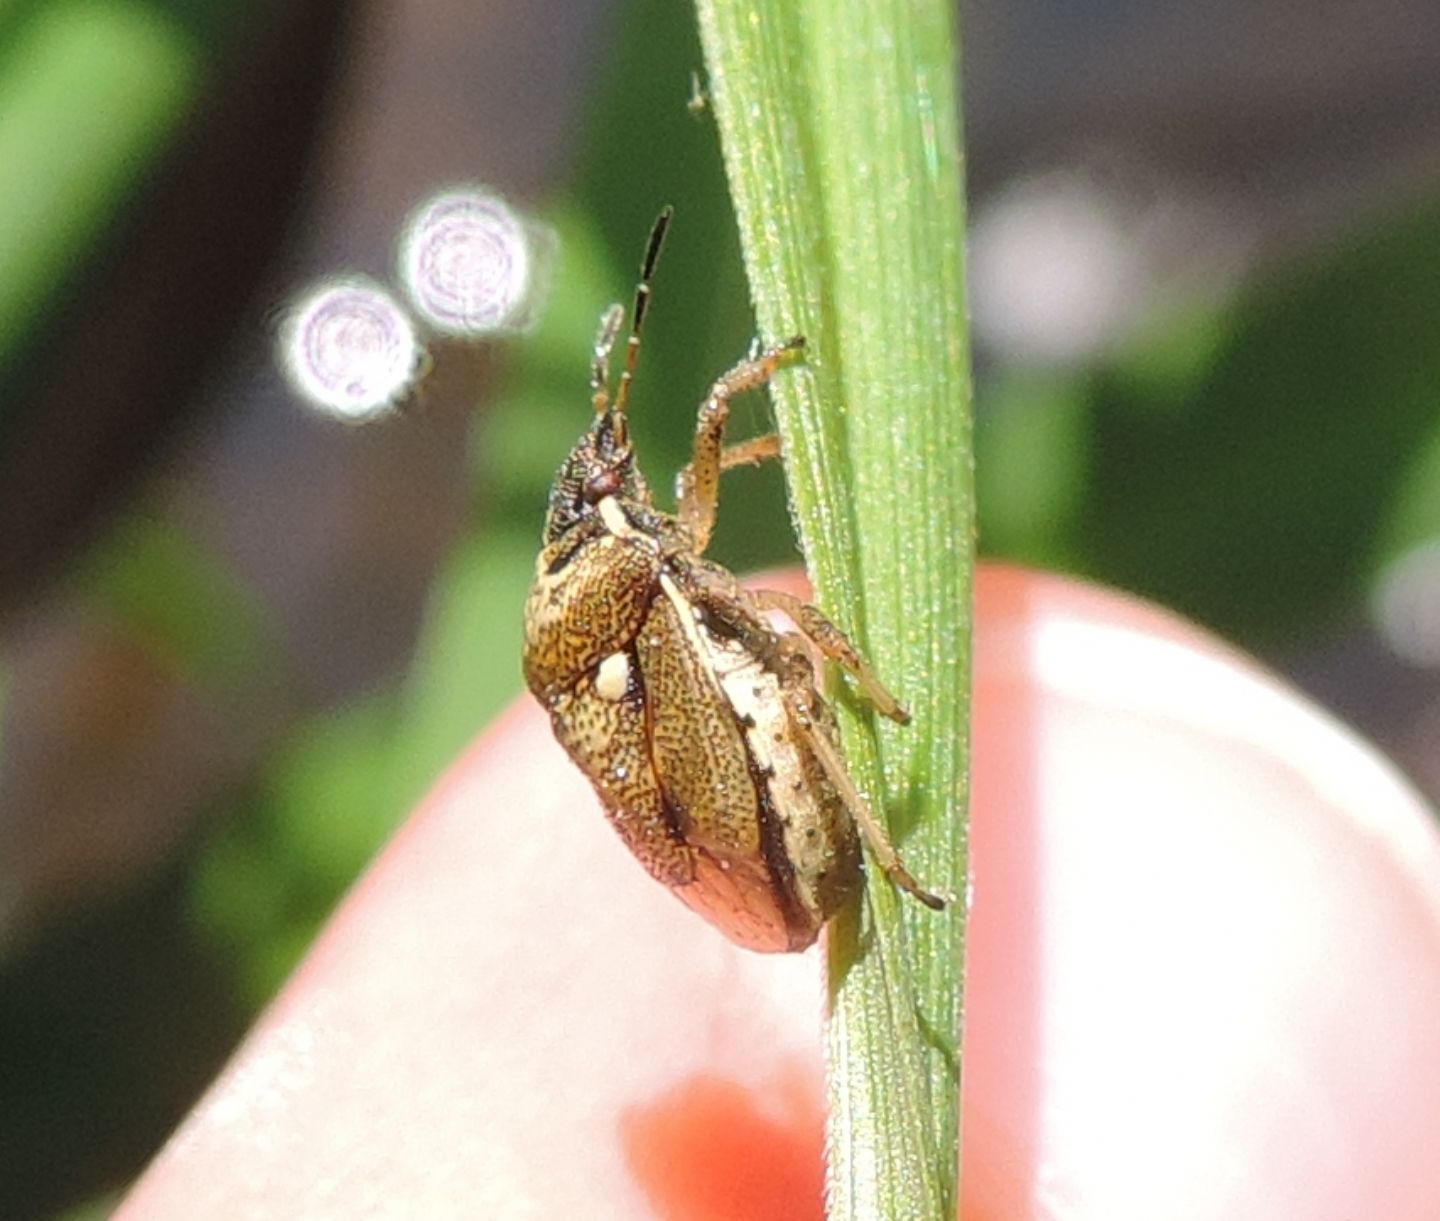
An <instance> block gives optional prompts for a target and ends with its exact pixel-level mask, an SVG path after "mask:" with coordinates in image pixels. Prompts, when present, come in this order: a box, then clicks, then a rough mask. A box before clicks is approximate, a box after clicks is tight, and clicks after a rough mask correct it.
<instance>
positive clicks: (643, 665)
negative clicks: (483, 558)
mask: <svg viewBox="0 0 1440 1221" xmlns="http://www.w3.org/2000/svg"><path fill="white" fill-rule="evenodd" d="M669 220H670V210H669V209H668V208H667V209H666V210H665V211H664V212H662V213H661V215H660V217H659V219H658V220H657V221H656V222H655V228H654V229H653V230H652V232H651V234H650V241H649V244H648V245H647V247H646V251H645V258H644V261H643V262H642V264H641V269H640V282H639V285H638V286H637V288H636V292H635V305H634V309H633V312H632V321H631V327H630V335H629V339H628V342H627V345H626V352H625V366H624V369H623V371H622V372H621V374H620V379H619V383H618V385H617V386H616V388H615V391H614V395H613V397H612V395H611V387H610V373H609V362H610V354H611V351H612V349H613V348H614V346H615V343H616V340H617V338H618V336H619V334H620V329H621V327H622V325H623V323H624V317H625V311H624V309H623V307H621V306H619V305H613V306H611V307H610V308H609V309H608V310H607V311H606V312H605V314H604V315H603V316H602V318H601V322H600V331H599V335H598V336H597V338H596V341H595V350H594V362H593V365H592V372H591V381H590V389H591V402H592V405H593V407H594V412H595V418H594V422H593V423H592V424H591V426H590V428H589V430H588V431H587V432H585V433H584V435H583V436H581V438H580V440H579V441H578V442H577V444H576V445H575V448H574V449H573V450H572V451H571V452H570V456H569V457H568V458H566V459H565V461H564V463H563V464H562V465H561V467H560V470H559V472H558V473H557V475H556V477H555V482H554V485H553V486H552V487H551V489H550V497H549V509H548V512H547V514H546V518H545V532H544V547H543V549H542V550H541V552H540V556H539V559H538V560H537V562H536V569H535V583H534V585H533V586H532V588H531V591H530V596H529V600H528V602H527V604H526V608H525V658H524V666H525V680H526V683H527V684H528V685H529V687H530V690H531V691H532V692H533V693H534V695H535V697H536V699H538V700H539V701H540V703H541V704H543V705H544V707H545V709H546V710H547V711H548V712H549V714H550V719H551V722H552V725H553V727H554V731H555V736H556V737H557V738H558V739H559V741H560V743H561V745H563V746H564V747H565V749H566V750H567V751H568V752H569V754H570V756H571V758H573V759H574V760H575V762H576V763H577V764H578V765H579V767H580V768H581V770H582V771H584V772H585V774H586V775H587V776H588V777H589V778H590V781H591V783H592V784H593V785H594V786H595V791H596V792H597V793H598V794H599V797H600V800H601V801H602V802H603V804H604V806H605V809H606V812H607V813H608V815H609V818H610V821H611V823H612V824H613V825H614V826H615V829H616V830H617V831H618V832H619V833H620V837H621V838H622V839H623V840H624V841H625V843H626V845H627V846H628V847H629V848H630V850H631V852H633V853H634V854H635V856H636V857H638V858H639V860H640V863H641V864H642V865H644V866H645V868H646V869H647V870H649V872H650V873H651V874H652V875H653V876H654V877H655V878H656V879H658V880H659V881H660V882H662V883H664V884H665V885H666V886H668V887H669V888H670V889H671V890H673V891H674V892H675V893H676V894H677V895H678V896H679V897H680V898H681V899H682V900H683V901H684V902H685V903H687V904H688V905H689V906H690V907H691V908H692V909H694V910H695V911H696V912H698V913H699V914H700V915H702V916H704V917H705V918H706V919H707V920H709V921H710V922H711V923H712V924H714V925H715V926H716V927H718V928H719V929H721V930H722V931H723V932H724V933H725V934H726V935H727V936H728V937H730V938H731V940H733V941H735V942H737V943H739V944H740V945H742V946H746V947H748V948H750V949H754V950H770V951H778V950H801V949H804V948H805V947H806V946H808V945H810V944H811V943H812V942H813V941H814V940H815V938H816V936H817V935H818V934H819V931H820V929H821V927H822V926H823V925H824V924H825V922H826V921H827V920H828V919H829V918H830V917H831V916H832V915H834V914H835V913H836V912H837V911H838V910H839V909H840V908H841V907H842V906H843V905H844V904H845V903H846V902H848V901H849V900H850V899H851V898H852V897H853V895H854V894H855V892H856V890H857V889H858V887H859V883H860V868H861V865H860V848H859V842H858V840H859V837H858V836H857V827H858V829H859V832H860V833H861V834H862V835H863V836H864V839H865V841H866V843H867V844H868V845H869V847H870V850H871V852H872V854H873V855H874V857H875V860H876V861H877V862H878V863H879V865H880V867H881V868H882V869H884V870H885V872H886V873H887V874H888V875H889V876H890V877H891V878H892V879H893V880H894V881H895V882H896V883H897V884H898V885H899V886H901V887H903V888H904V889H905V890H907V891H909V892H910V894H912V895H914V896H915V897H916V898H917V899H919V900H920V901H921V902H923V903H925V904H926V905H928V906H930V907H934V908H940V907H943V906H944V904H943V901H942V900H940V899H938V898H936V897H935V896H934V895H931V894H929V893H928V892H926V891H924V890H922V889H921V888H920V886H919V885H917V884H916V882H915V880H914V879H913V878H912V877H911V876H910V874H909V872H908V871H907V870H906V869H905V866H904V864H903V863H902V861H901V860H900V857H899V854H898V853H897V852H896V851H895V848H894V846H893V845H892V844H891V842H890V839H889V837H888V836H887V834H886V832H885V829H884V827H883V826H882V824H881V823H880V822H879V820H878V819H877V818H876V816H875V814H874V812H873V811H872V810H871V809H870V807H869V805H868V804H867V803H866V801H865V799H864V798H863V797H862V796H861V794H860V792H859V790H858V789H857V788H856V786H855V783H854V781H853V780H852V779H851V777H850V773H849V771H848V770H847V768H846V766H845V761H844V758H843V756H842V754H841V751H840V745H839V736H838V734H837V731H836V725H835V719H834V716H833V714H832V712H831V710H830V707H829V706H828V704H827V703H826V702H825V700H824V698H823V697H822V695H821V693H820V689H819V683H818V681H817V671H819V669H820V667H823V665H824V659H827V658H828V659H829V660H831V661H834V662H837V663H838V664H839V665H840V666H842V667H843V668H844V669H846V670H847V671H849V672H850V674H852V675H853V676H854V678H855V679H856V681H857V682H858V684H859V686H860V688H861V690H862V691H864V692H865V694H866V695H867V696H868V697H869V698H870V700H871V701H872V702H873V703H874V705H875V707H876V708H877V709H878V710H879V711H880V712H882V713H883V714H885V715H886V716H888V717H890V718H892V719H893V720H896V721H898V722H900V723H902V724H904V723H906V722H907V721H908V720H909V715H908V714H907V713H906V712H905V710H904V709H903V708H902V707H901V705H900V704H899V702H898V701H896V700H895V698H894V697H893V696H891V695H890V693H889V692H888V691H886V689H885V688H884V687H883V686H882V685H881V683H880V682H879V680H878V679H877V678H876V677H875V675H874V673H873V672H872V671H871V669H870V667H869V666H868V665H867V664H866V662H865V660H864V659H863V658H862V657H861V656H860V654H859V652H858V651H857V650H856V649H855V647H854V645H852V644H851V643H850V641H849V639H847V638H846V636H845V635H844V633H843V632H841V631H840V629H839V628H837V627H836V626H835V625H834V624H832V623H831V622H830V621H829V620H828V619H827V618H826V617H825V616H824V615H823V614H821V612H820V611H819V610H817V609H816V608H815V607H813V606H811V605H809V604H808V603H806V602H804V601H802V600H801V599H799V598H796V597H794V596H792V595H790V594H785V593H780V592H778V591H766V590H752V589H746V588H744V587H742V586H741V585H740V584H739V582H738V581H737V580H736V579H735V577H734V576H733V575H732V574H731V573H730V572H728V571H727V570H725V569H724V568H721V567H719V566H718V565H716V564H713V563H711V562H709V561H707V560H705V559H703V558H702V556H703V554H704V551H705V547H706V544H707V543H708V542H709V539H710V532H711V528H712V526H713V524H714V521H715V512H716V502H717V499H718V492H719V481H720V475H721V473H722V472H723V471H726V470H728V469H730V468H731V467H734V466H738V465H741V464H745V463H756V462H760V461H763V460H765V459H767V458H774V457H777V456H778V454H779V448H780V447H779V439H778V437H776V436H775V435H774V434H773V433H771V434H766V435H764V436H760V437H756V438H754V439H752V440H750V441H743V442H740V443H739V444H736V445H731V446H728V447H727V446H726V445H725V426H726V421H727V419H728V417H729V415H730V403H731V400H732V399H733V398H734V397H735V396H736V395H738V394H740V393H742V392H744V391H747V390H754V389H758V388H759V387H761V386H763V385H765V384H766V383H767V382H768V381H769V380H770V378H771V377H772V376H773V375H774V373H775V371H776V370H777V369H779V368H780V367H781V366H782V365H783V364H785V363H786V362H787V361H789V360H791V359H794V358H795V357H797V356H798V355H799V353H800V352H801V350H802V349H803V347H804V340H803V339H800V338H795V339H790V340H787V341H786V342H784V343H781V344H778V345H776V346H774V347H768V348H764V349H763V350H752V352H751V354H750V356H749V357H748V358H747V359H745V360H743V361H741V362H740V363H739V364H737V365H736V366H735V367H734V368H733V369H731V370H730V371H729V372H728V373H726V374H724V376H722V377H721V378H720V379H719V380H717V381H716V382H715V384H714V385H713V386H711V387H710V392H709V393H708V394H707V395H706V396H705V400H704V401H703V402H702V403H701V405H700V410H699V416H698V419H697V422H696V429H695V446H694V452H693V455H692V457H691V460H690V463H689V465H688V466H686V467H685V468H684V470H683V471H681V473H680V476H679V479H678V495H679V506H678V508H677V510H676V512H675V513H674V514H668V513H663V512H661V511H660V510H658V509H657V508H656V507H655V505H654V502H653V499H652V497H651V495H650V490H649V487H648V485H647V484H646V482H645V478H644V476H643V475H642V474H641V472H640V470H639V468H638V467H637V465H636V463H635V455H634V451H633V449H632V448H631V441H630V430H629V423H628V419H627V416H626V408H627V406H628V403H629V397H630V384H631V379H632V378H633V376H634V373H635V365H636V360H637V357H638V355H639V351H640V335H641V330H642V328H643V326H644V322H645V313H646V309H647V306H648V305H649V300H650V278H651V275H652V273H653V271H654V268H655V263H656V259H657V258H658V256H659V252H660V245H661V242H662V240H663V238H664V235H665V229H666V226H667V225H668V223H669ZM771 611H778V612H780V613H781V614H783V615H784V616H785V617H786V618H788V619H789V621H790V623H791V625H792V627H791V629H790V630H785V631H779V630H777V629H776V628H775V627H774V626H772V624H771V622H770V620H769V619H768V618H767V612H771Z"/></svg>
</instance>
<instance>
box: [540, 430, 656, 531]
mask: <svg viewBox="0 0 1440 1221" xmlns="http://www.w3.org/2000/svg"><path fill="white" fill-rule="evenodd" d="M607 496H616V497H619V498H620V499H621V500H640V501H646V502H648V501H649V499H650V492H649V489H648V487H647V486H646V484H645V478H644V476H643V475H641V474H640V472H639V470H638V469H637V468H636V466H635V451H634V450H633V449H632V448H631V445H630V431H629V429H628V428H627V427H626V423H625V416H624V414H623V413H620V412H617V411H615V410H613V409H612V410H608V411H606V412H605V413H604V414H602V415H599V416H596V417H595V423H594V424H592V425H591V426H590V427H589V429H587V430H586V432H585V435H584V436H582V437H581V438H580V440H579V441H577V442H576V443H575V448H574V449H572V450H571V451H570V454H569V456H568V457H567V458H566V459H565V461H564V462H563V463H562V464H561V466H560V470H559V471H558V472H557V473H556V475H555V482H554V483H553V484H551V486H550V503H549V509H548V511H547V513H546V515H545V542H546V544H547V545H548V544H549V543H553V542H554V541H555V540H556V539H557V538H559V537H560V536H561V535H563V534H564V533H565V532H566V531H568V530H570V529H571V528H572V527H574V526H576V525H578V524H579V523H580V522H582V521H584V520H586V519H587V518H591V517H594V516H596V515H597V514H598V513H599V508H598V506H599V504H600V502H601V501H602V500H604V499H605V498H606V497H607Z"/></svg>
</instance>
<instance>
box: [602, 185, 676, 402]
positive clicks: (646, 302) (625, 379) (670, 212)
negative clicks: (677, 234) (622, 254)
mask: <svg viewBox="0 0 1440 1221" xmlns="http://www.w3.org/2000/svg"><path fill="white" fill-rule="evenodd" d="M674 215H675V209H674V208H672V207H671V206H670V205H669V204H666V205H665V206H664V207H663V208H661V209H660V215H659V216H657V217H656V218H655V224H654V226H653V227H652V228H651V230H650V240H649V241H648V242H646V244H645V257H644V259H642V260H641V262H640V282H639V283H638V284H636V285H635V308H634V309H633V310H631V311H630V314H631V319H630V338H629V340H627V341H626V344H625V368H624V369H623V370H622V371H621V373H620V387H619V389H618V390H616V392H615V411H616V413H617V414H619V415H624V414H625V408H626V407H627V406H628V405H629V403H630V382H631V381H632V380H633V379H634V377H635V364H636V362H637V361H638V360H639V359H640V332H641V330H642V329H643V328H644V326H645V314H646V312H647V311H648V310H649V308H650V280H651V277H652V276H654V274H655V264H656V263H658V262H659V261H660V247H661V246H663V245H664V244H665V231H666V230H667V229H668V228H669V227H670V218H671V217H672V216H674Z"/></svg>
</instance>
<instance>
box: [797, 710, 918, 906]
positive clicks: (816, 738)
mask: <svg viewBox="0 0 1440 1221" xmlns="http://www.w3.org/2000/svg"><path fill="white" fill-rule="evenodd" d="M784 698H785V702H786V704H787V706H788V707H789V709H790V719H791V721H792V723H793V724H794V725H795V726H796V727H797V728H798V729H799V731H800V733H801V734H803V735H804V737H805V740H806V742H807V743H808V744H809V746H810V749H811V750H812V751H813V752H814V754H815V758H816V759H818V760H819V762H820V766H821V768H822V769H824V772H825V778H826V779H827V780H829V781H830V784H831V785H832V786H833V787H834V789H835V792H836V793H837V794H839V796H840V800H841V801H843V802H844V803H845V808H846V809H847V810H849V811H850V816H851V817H852V818H853V819H854V820H855V825H856V826H857V827H858V828H859V829H860V834H861V835H862V836H863V837H864V839H865V846H866V847H867V848H869V849H870V855H871V856H873V857H874V858H875V863H876V864H877V865H879V866H880V868H881V869H883V870H884V871H885V874H886V876H887V877H889V879H890V880H891V881H892V882H894V883H895V885H896V886H898V887H899V888H900V889H901V890H903V891H905V893H906V894H909V895H913V896H914V897H915V898H916V899H918V900H919V901H920V902H921V903H923V904H925V906H926V907H928V908H930V909H931V910H933V911H944V910H945V900H944V899H942V898H941V897H940V896H939V895H937V894H933V893H932V892H930V891H928V890H926V889H925V888H924V887H923V886H921V885H920V883H919V882H917V881H916V880H915V877H914V875H913V874H912V873H911V872H910V870H908V869H907V868H906V867H905V862H904V861H903V860H902V859H901V857H900V853H899V851H898V850H897V849H896V847H895V845H894V844H893V843H892V842H891V840H890V833H889V831H887V830H886V829H885V824H884V823H882V822H881V821H880V819H879V818H877V817H876V815H875V811H874V810H872V809H871V808H870V803H869V802H868V801H866V800H865V798H864V796H863V795H862V794H861V792H860V790H859V789H858V788H857V787H856V785H855V781H854V780H853V779H852V778H851V776H850V769H849V768H847V767H846V766H845V760H844V759H842V758H841V757H840V751H839V750H838V748H837V747H836V746H835V743H834V742H832V741H831V740H830V736H829V734H827V733H826V732H825V729H824V727H823V726H822V724H821V723H820V721H819V719H818V718H817V717H816V715H815V713H814V711H813V709H812V708H811V707H810V706H809V702H810V700H811V699H815V698H818V697H816V696H815V695H814V692H813V691H806V690H804V689H797V688H795V687H789V688H787V689H786V691H785V695H784Z"/></svg>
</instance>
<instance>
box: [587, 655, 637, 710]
mask: <svg viewBox="0 0 1440 1221" xmlns="http://www.w3.org/2000/svg"><path fill="white" fill-rule="evenodd" d="M629 689H630V658H629V656H628V655H627V654H625V653H611V654H610V656H609V657H607V658H605V660H604V661H602V662H601V663H600V669H599V670H598V671H597V672H596V674H595V694H596V695H598V696H599V697H600V698H601V699H602V700H611V701H614V700H620V699H624V698H625V692H626V691H628V690H629Z"/></svg>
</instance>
